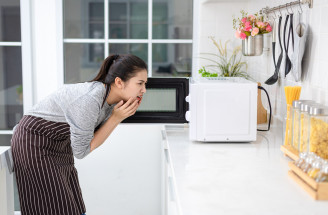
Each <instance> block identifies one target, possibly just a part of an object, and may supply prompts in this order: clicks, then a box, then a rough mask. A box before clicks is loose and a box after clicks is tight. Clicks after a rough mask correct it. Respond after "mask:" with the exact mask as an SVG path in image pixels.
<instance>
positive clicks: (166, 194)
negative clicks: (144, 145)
mask: <svg viewBox="0 0 328 215" xmlns="http://www.w3.org/2000/svg"><path fill="white" fill-rule="evenodd" d="M162 138H163V141H162V155H163V156H162V157H163V159H162V161H163V165H162V167H163V179H162V180H163V183H164V185H163V190H164V191H163V201H164V202H163V207H164V210H163V213H164V215H179V213H178V204H177V195H176V189H175V183H174V174H173V169H172V163H171V157H170V152H169V149H168V145H167V142H166V141H167V140H166V132H165V130H163V131H162Z"/></svg>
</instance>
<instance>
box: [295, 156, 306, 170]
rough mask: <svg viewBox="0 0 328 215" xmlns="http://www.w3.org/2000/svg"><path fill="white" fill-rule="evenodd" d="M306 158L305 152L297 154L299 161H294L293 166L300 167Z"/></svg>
mask: <svg viewBox="0 0 328 215" xmlns="http://www.w3.org/2000/svg"><path fill="white" fill-rule="evenodd" d="M307 156H308V153H307V152H302V153H300V154H299V159H298V160H297V161H295V165H296V166H297V167H301V166H302V165H303V164H304V163H305V159H306V157H307Z"/></svg>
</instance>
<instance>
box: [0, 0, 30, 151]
mask: <svg viewBox="0 0 328 215" xmlns="http://www.w3.org/2000/svg"><path fill="white" fill-rule="evenodd" d="M29 8H30V5H29V1H23V0H22V1H21V2H20V0H1V1H0V146H9V145H10V140H11V136H12V129H13V127H14V126H15V125H16V124H17V123H18V122H19V120H20V119H21V117H22V116H23V112H24V110H28V109H29V108H30V107H32V102H33V101H32V79H31V77H32V75H31V71H32V70H31V43H30V42H29V41H30V15H29V11H30V10H29Z"/></svg>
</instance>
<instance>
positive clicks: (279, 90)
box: [196, 0, 328, 120]
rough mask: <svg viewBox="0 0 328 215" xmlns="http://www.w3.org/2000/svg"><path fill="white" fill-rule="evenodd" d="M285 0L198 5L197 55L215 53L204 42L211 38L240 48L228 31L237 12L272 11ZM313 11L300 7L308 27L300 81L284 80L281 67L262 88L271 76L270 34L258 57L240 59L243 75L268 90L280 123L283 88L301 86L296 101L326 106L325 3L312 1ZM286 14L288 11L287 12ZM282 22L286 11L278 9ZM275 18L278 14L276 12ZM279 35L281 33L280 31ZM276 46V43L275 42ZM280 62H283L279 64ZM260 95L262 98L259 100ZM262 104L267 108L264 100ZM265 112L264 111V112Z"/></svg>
mask: <svg viewBox="0 0 328 215" xmlns="http://www.w3.org/2000/svg"><path fill="white" fill-rule="evenodd" d="M289 2H290V1H285V0H275V1H273V0H270V1H268V0H267V1H263V0H250V1H240V2H236V1H233V2H220V1H215V2H213V1H208V2H206V1H205V3H202V4H201V5H200V17H201V18H200V27H199V28H200V29H199V31H198V32H199V33H198V35H196V36H197V38H198V41H199V42H198V44H199V53H202V52H212V53H213V52H214V53H215V52H217V50H216V48H215V46H214V45H213V43H212V41H211V40H210V39H209V38H208V37H209V36H214V38H215V39H216V40H219V39H221V40H222V41H226V40H228V39H229V40H230V41H231V44H232V45H234V46H236V45H241V40H240V39H236V38H235V37H234V30H233V28H232V16H233V15H235V16H236V17H240V16H241V15H240V10H241V9H244V10H245V11H247V12H248V13H249V14H252V13H256V12H257V11H259V10H260V9H262V8H264V7H266V6H269V7H275V6H278V5H283V4H286V3H289ZM313 2H314V4H313V8H311V9H309V8H308V6H307V5H302V9H303V20H304V21H306V20H307V23H308V25H309V29H308V32H307V44H306V49H305V52H304V57H303V62H302V78H301V81H299V82H296V81H295V80H294V78H293V76H292V74H291V73H289V74H288V75H287V77H286V78H285V77H284V75H282V74H283V71H284V64H283V63H282V67H281V68H280V73H281V75H280V78H279V80H278V82H277V83H276V84H274V85H271V86H270V85H266V84H264V82H265V81H266V80H267V79H268V78H269V77H270V76H271V75H272V74H273V72H274V65H273V59H272V50H271V42H272V40H271V37H272V35H271V33H270V34H266V35H265V37H264V50H265V51H263V54H262V55H261V56H256V57H255V56H253V57H244V61H246V62H247V64H248V68H247V72H248V73H249V74H250V75H251V77H252V78H253V79H255V81H257V82H261V83H262V85H263V86H264V88H265V89H267V90H268V92H269V95H270V99H271V102H272V108H273V114H274V116H275V117H276V118H278V119H280V120H282V119H283V118H284V116H285V113H286V100H285V95H284V86H286V85H291V86H294V85H299V86H302V92H301V97H300V99H311V100H314V101H316V102H318V103H321V104H325V105H328V58H327V54H326V52H327V51H328V28H327V27H326V26H327V24H326V23H325V22H327V21H328V13H327V11H328V1H327V0H313ZM292 9H293V11H294V13H297V11H298V10H299V8H298V7H296V6H294V7H292ZM289 11H290V10H289ZM281 13H282V14H283V21H282V23H284V20H285V19H284V18H285V14H286V10H285V9H282V10H281ZM276 14H277V15H278V14H279V12H276ZM281 32H283V29H281ZM277 42H278V39H277ZM279 53H280V47H279V45H278V46H277V45H276V58H278V56H279ZM283 62H284V60H283ZM197 63H198V65H199V67H201V66H202V65H206V64H207V63H206V62H205V61H204V60H199V61H198V62H197ZM263 96H264V95H263V94H262V97H263ZM262 101H263V103H264V106H265V107H266V108H267V107H268V106H267V104H266V99H265V98H264V97H263V98H262ZM267 109H268V108H267Z"/></svg>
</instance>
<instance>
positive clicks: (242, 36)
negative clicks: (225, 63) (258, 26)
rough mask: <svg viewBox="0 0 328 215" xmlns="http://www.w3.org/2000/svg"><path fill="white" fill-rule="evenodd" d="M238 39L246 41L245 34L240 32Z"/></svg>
mask: <svg viewBox="0 0 328 215" xmlns="http://www.w3.org/2000/svg"><path fill="white" fill-rule="evenodd" d="M240 38H241V39H242V40H244V39H246V34H245V33H244V32H241V33H240Z"/></svg>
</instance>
